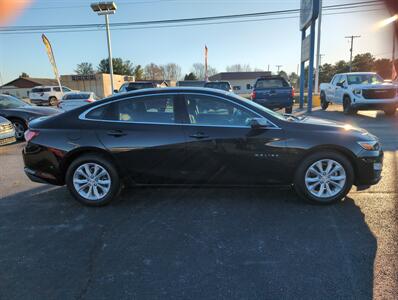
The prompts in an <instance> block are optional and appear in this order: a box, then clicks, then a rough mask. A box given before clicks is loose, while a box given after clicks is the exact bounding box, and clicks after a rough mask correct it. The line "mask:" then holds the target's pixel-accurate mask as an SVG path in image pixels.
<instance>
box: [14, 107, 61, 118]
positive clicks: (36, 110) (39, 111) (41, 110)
mask: <svg viewBox="0 0 398 300" xmlns="http://www.w3.org/2000/svg"><path fill="white" fill-rule="evenodd" d="M8 111H13V112H24V113H28V114H35V115H40V116H51V115H55V114H59V113H60V111H59V110H58V109H55V108H51V107H37V106H23V107H19V108H13V109H8Z"/></svg>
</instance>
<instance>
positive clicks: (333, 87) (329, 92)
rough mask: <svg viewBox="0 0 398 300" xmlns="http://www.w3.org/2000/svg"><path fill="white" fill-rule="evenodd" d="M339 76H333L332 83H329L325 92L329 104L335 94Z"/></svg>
mask: <svg viewBox="0 0 398 300" xmlns="http://www.w3.org/2000/svg"><path fill="white" fill-rule="evenodd" d="M339 79H340V75H334V77H333V79H332V81H331V82H330V84H329V86H328V88H327V90H326V97H327V100H328V101H329V102H334V94H335V92H336V87H337V86H336V83H337V82H338V81H339Z"/></svg>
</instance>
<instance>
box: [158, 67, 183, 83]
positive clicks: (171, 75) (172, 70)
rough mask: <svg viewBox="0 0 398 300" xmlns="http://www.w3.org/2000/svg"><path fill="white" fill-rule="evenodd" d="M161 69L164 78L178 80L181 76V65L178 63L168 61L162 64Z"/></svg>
mask: <svg viewBox="0 0 398 300" xmlns="http://www.w3.org/2000/svg"><path fill="white" fill-rule="evenodd" d="M161 69H162V71H163V76H164V79H167V80H178V79H179V78H180V77H181V67H180V66H179V65H177V64H176V63H168V64H167V65H163V66H161Z"/></svg>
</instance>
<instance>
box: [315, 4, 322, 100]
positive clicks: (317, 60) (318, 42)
mask: <svg viewBox="0 0 398 300" xmlns="http://www.w3.org/2000/svg"><path fill="white" fill-rule="evenodd" d="M321 24H322V0H319V17H318V37H317V39H316V65H315V94H318V92H319V66H320V61H321V54H320V51H321V29H322V28H321Z"/></svg>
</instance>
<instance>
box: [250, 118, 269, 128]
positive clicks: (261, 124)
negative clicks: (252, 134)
mask: <svg viewBox="0 0 398 300" xmlns="http://www.w3.org/2000/svg"><path fill="white" fill-rule="evenodd" d="M249 126H250V127H251V128H252V129H267V128H269V127H270V126H271V124H270V122H268V120H267V119H263V118H253V119H250V121H249Z"/></svg>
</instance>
